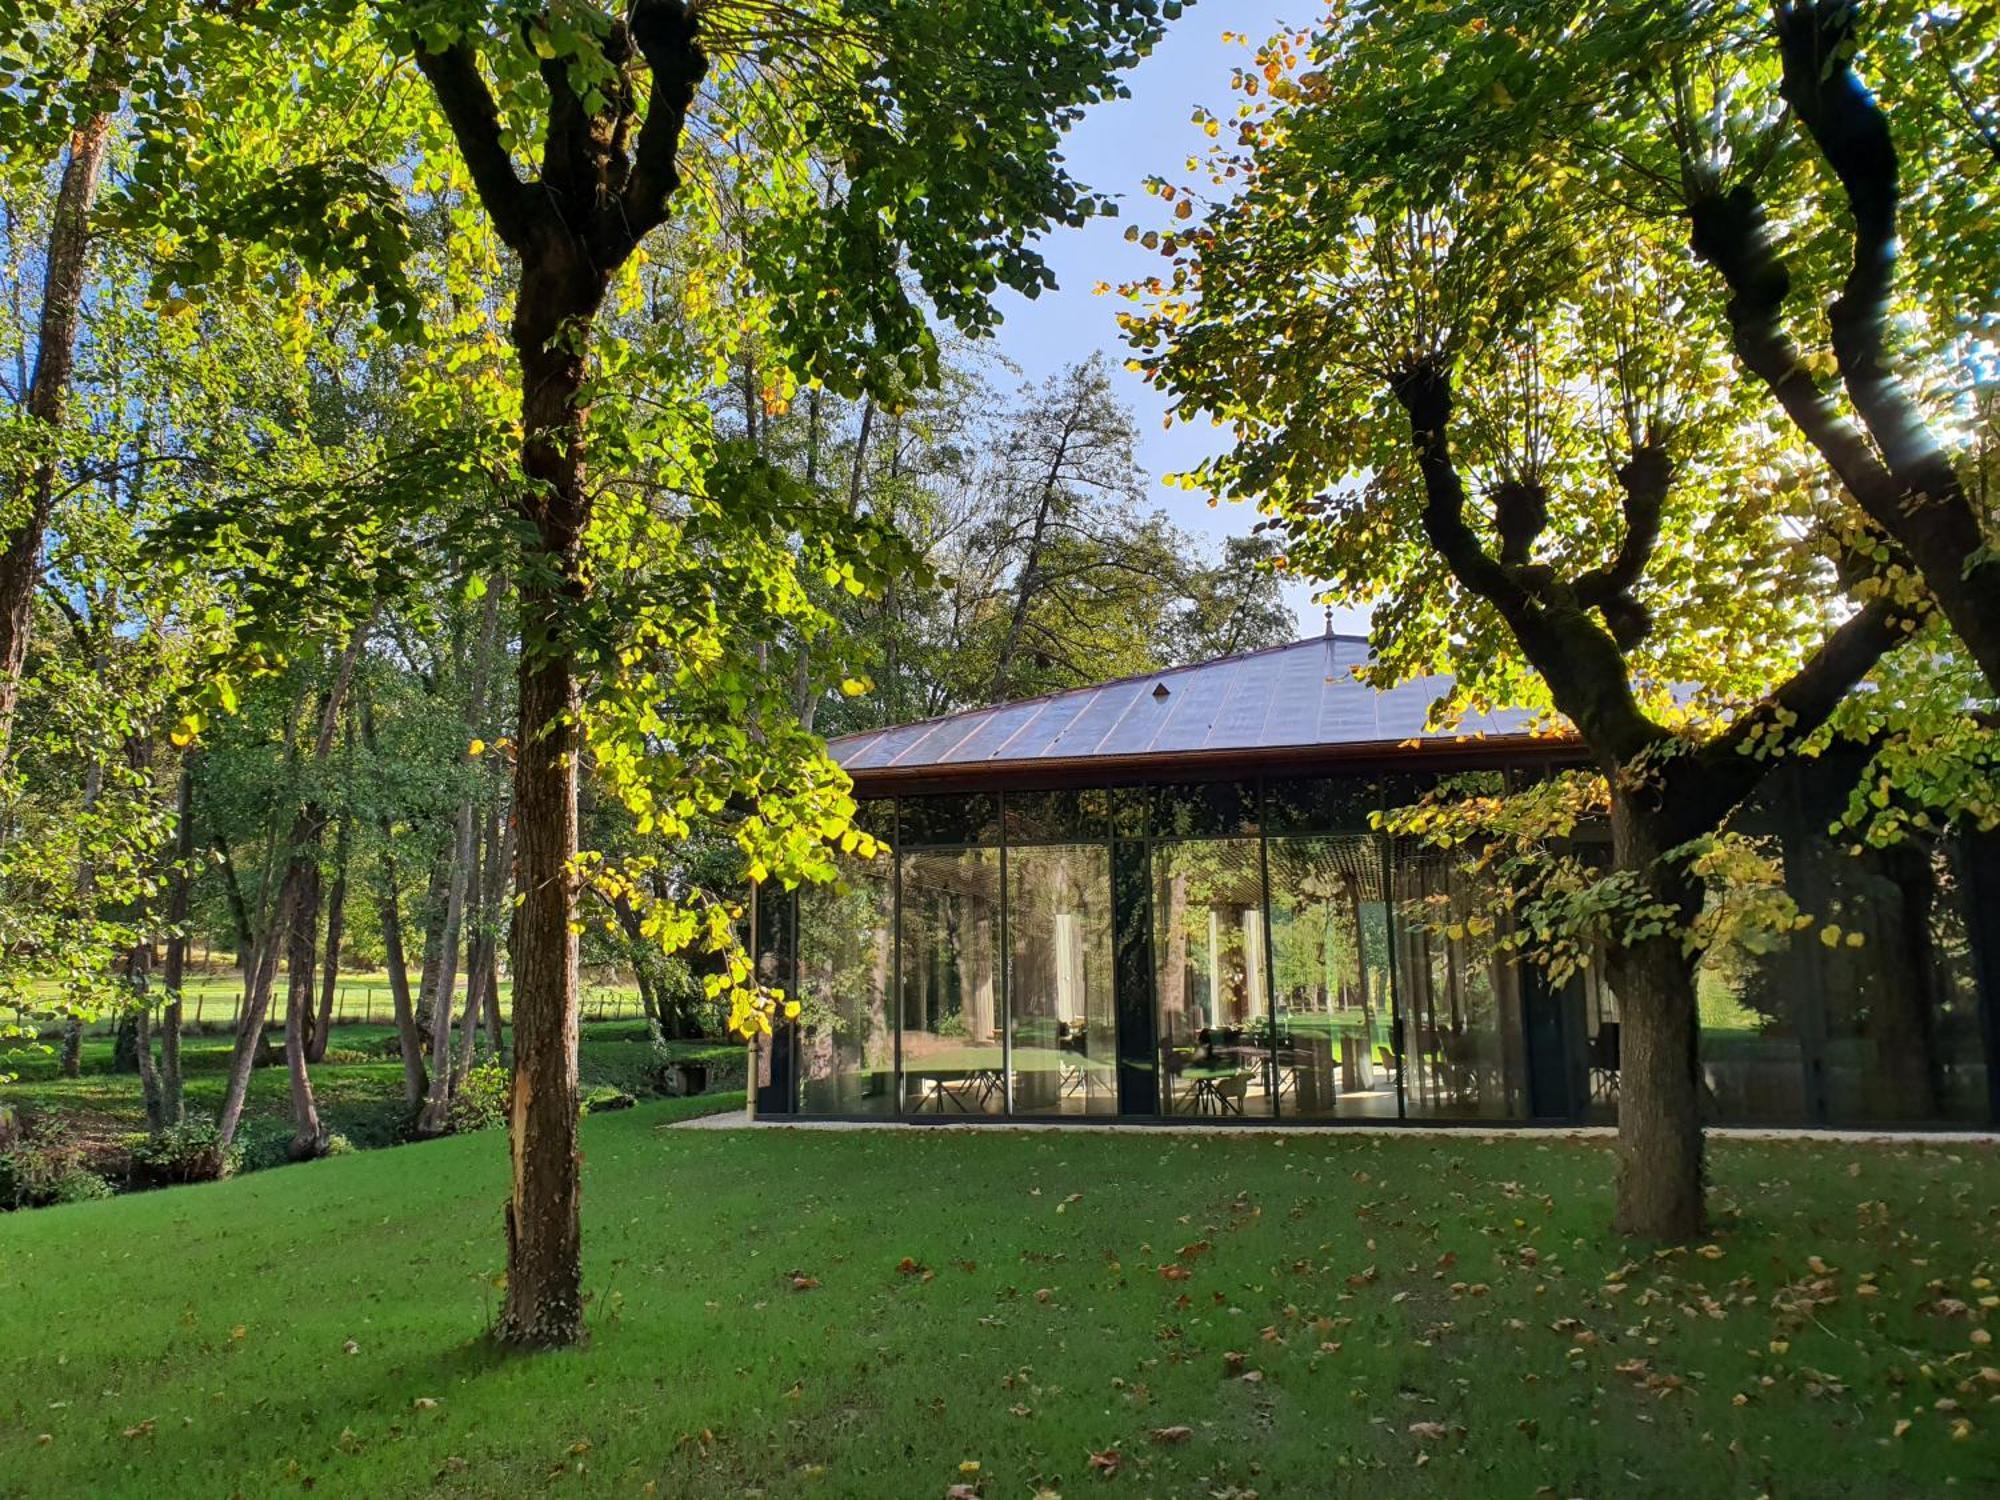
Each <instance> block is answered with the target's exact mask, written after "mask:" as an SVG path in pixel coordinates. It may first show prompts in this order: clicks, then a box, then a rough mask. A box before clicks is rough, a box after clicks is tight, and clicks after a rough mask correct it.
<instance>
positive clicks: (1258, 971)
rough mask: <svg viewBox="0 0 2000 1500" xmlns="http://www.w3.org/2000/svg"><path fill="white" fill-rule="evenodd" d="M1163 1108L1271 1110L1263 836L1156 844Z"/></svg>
mask: <svg viewBox="0 0 2000 1500" xmlns="http://www.w3.org/2000/svg"><path fill="white" fill-rule="evenodd" d="M1153 959H1154V963H1155V965H1156V967H1157V974H1158V988H1157V991H1156V1003H1157V1005H1158V1007H1159V1009H1158V1016H1159V1028H1158V1036H1159V1047H1160V1068H1161V1077H1160V1085H1161V1088H1160V1093H1161V1098H1160V1107H1161V1112H1162V1113H1164V1114H1180V1115H1187V1114H1213V1115H1246V1114H1247V1115H1267V1114H1269V1113H1271V1110H1272V1095H1273V1089H1272V1076H1273V1072H1274V1069H1273V1064H1272V1054H1271V1046H1272V1040H1273V1038H1272V1028H1271V1005H1270V995H1269V989H1268V973H1269V970H1268V964H1269V955H1268V954H1267V953H1266V951H1265V933H1264V880H1263V874H1262V870H1261V867H1260V861H1259V849H1258V841H1257V840H1256V839H1213V840H1202V841H1190V842H1181V843H1161V844H1156V845H1155V846H1154V850H1153Z"/></svg>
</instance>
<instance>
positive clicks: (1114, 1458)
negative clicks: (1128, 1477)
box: [1090, 1448, 1125, 1479]
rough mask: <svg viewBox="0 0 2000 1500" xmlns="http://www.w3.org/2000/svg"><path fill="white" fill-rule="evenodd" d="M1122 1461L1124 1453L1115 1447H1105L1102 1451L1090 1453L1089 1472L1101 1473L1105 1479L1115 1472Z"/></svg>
mask: <svg viewBox="0 0 2000 1500" xmlns="http://www.w3.org/2000/svg"><path fill="white" fill-rule="evenodd" d="M1124 1462H1125V1455H1124V1454H1122V1453H1120V1452H1119V1451H1118V1450H1117V1449H1116V1448H1106V1449H1105V1450H1104V1451H1103V1452H1102V1453H1093V1454H1091V1455H1090V1468H1091V1472H1092V1473H1095V1474H1102V1475H1103V1476H1104V1477H1105V1478H1106V1479H1109V1478H1110V1477H1111V1476H1112V1475H1114V1474H1116V1473H1117V1472H1118V1467H1119V1465H1120V1464H1122V1463H1124Z"/></svg>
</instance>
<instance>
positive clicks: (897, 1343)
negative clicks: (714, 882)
mask: <svg viewBox="0 0 2000 1500" xmlns="http://www.w3.org/2000/svg"><path fill="white" fill-rule="evenodd" d="M698 1102H699V1101H685V1102H683V1103H681V1104H679V1105H667V1104H662V1105H647V1106H642V1107H641V1108H639V1109H636V1110H632V1111H627V1112H624V1113H620V1114H616V1115H606V1116H597V1117H592V1118H590V1119H589V1120H587V1121H586V1122H585V1125H584V1144H585V1149H586V1154H587V1165H586V1174H585V1175H586V1182H585V1199H584V1202H585V1213H586V1281H587V1285H588V1287H589V1290H590V1295H591V1302H590V1324H591V1335H592V1337H591V1344H590V1347H589V1348H588V1349H587V1350H585V1351H583V1352H581V1353H565V1354H556V1355H544V1356H536V1357H518V1356H517V1357H507V1356H502V1355H500V1354H498V1353H496V1352H495V1351H494V1350H493V1349H492V1348H491V1347H490V1346H489V1345H488V1343H487V1342H486V1341H485V1339H484V1337H483V1331H484V1329H485V1328H486V1327H487V1325H488V1323H489V1320H490V1319H491V1317H492V1314H493V1310H494V1307H495V1305H496V1301H497V1298H498V1295H499V1292H498V1286H497V1278H498V1275H499V1272H500V1269H501V1266H502V1259H503V1257H502V1250H501V1239H500V1204H501V1200H502V1197H503V1195H504V1192H505V1185H506V1154H505V1141H504V1139H503V1138H502V1137H501V1136H500V1135H499V1134H497V1133H487V1134H484V1135H479V1136H471V1137H464V1138H457V1139H451V1140H445V1141H441V1142H437V1143H433V1144H429V1145H423V1146H416V1147H411V1148H409V1149H406V1150H399V1151H394V1152H385V1153H376V1154H372V1155H360V1156H350V1157H344V1158H337V1159H334V1160H331V1161H326V1162H321V1163H315V1164H313V1165H309V1166H302V1167H294V1168H286V1169H283V1170H278V1171H272V1172H266V1173H261V1174H258V1175H255V1176H252V1177H248V1178H244V1179H240V1180H238V1181H234V1182H229V1183H223V1184H219V1185H215V1186H208V1187H199V1188H188V1189H178V1190H172V1191H168V1192H162V1193H153V1194H147V1195H142V1196H136V1197H128V1198H122V1199H118V1200H115V1201H112V1202H107V1203H96V1204H84V1205H79V1206H76V1207H71V1208H58V1209H49V1210H44V1211H40V1212H36V1213H31V1214H17V1215H13V1216H11V1217H8V1218H5V1219H0V1495H5V1496H9V1497H12V1496H47V1495H67V1494H90V1495H95V1496H122V1495H133V1496H147V1497H162V1496H176V1495H228V1494H232V1493H233V1494H241V1495H253V1496H263V1495H283V1494H293V1493H302V1492H306V1491H309V1490H310V1491H317V1492H318V1493H322V1494H334V1495H369V1496H377V1495H380V1496H396V1495H412V1494H435V1495H444V1496H494V1495H503V1494H504V1495H516V1494H530V1495H539V1494H551V1495H629V1496H643V1495H655V1496H691V1497H710V1496H717V1497H719V1496H741V1495H762V1496H767V1497H772V1500H780V1497H823V1496H850V1495H851V1496H867V1497H897V1500H901V1497H910V1496H916V1497H940V1496H944V1495H945V1494H946V1491H947V1490H948V1488H949V1487H951V1486H953V1485H961V1484H962V1485H969V1486H972V1487H974V1488H975V1489H976V1491H977V1493H979V1494H980V1495H982V1496H985V1497H989V1500H1007V1497H1022V1500H1028V1497H1032V1496H1034V1495H1036V1494H1037V1493H1038V1492H1053V1493H1056V1494H1060V1495H1067V1496H1070V1497H1072V1500H1074V1497H1076V1496H1079V1495H1086V1494H1099V1493H1101V1494H1105V1495H1117V1494H1129V1495H1133V1496H1141V1495H1145V1496H1160V1497H1171V1496H1185V1497H1190V1500H1206V1497H1213V1496H1217V1495H1222V1496H1232V1495H1233V1496H1237V1497H1242V1496H1247V1495H1249V1494H1251V1493H1253V1492H1254V1493H1255V1494H1257V1495H1258V1496H1260V1497H1263V1500H1271V1497H1277V1496H1300V1497H1314V1500H1319V1497H1327V1496H1361V1497H1367V1500H1384V1497H1394V1496H1405V1495H1407V1496H1419V1495H1422V1496H1430V1495H1454V1496H1457V1495H1464V1496H1489V1495H1490V1496H1518V1497H1521V1500H1530V1497H1534V1496H1538V1495H1555V1496H1559V1497H1561V1496H1572V1495H1587V1496H1609V1495H1618V1496H1661V1497H1666V1496H1672V1497H1677V1500H1679V1497H1690V1496H1710V1495H1714V1496H1743V1497H1746V1500H1747V1497H1751V1496H1756V1495H1764V1494H1769V1495H1773V1496H1784V1497H1798V1496H1813V1497H1835V1496H1840V1497H1848V1496H1904V1495H1907V1496H1935V1495H1939V1494H1944V1493H1960V1494H1967V1495H1973V1494H1981V1493H1992V1492H1993V1487H1994V1486H1995V1485H1996V1484H2000V1404H1996V1402H1995V1397H1996V1396H1997V1395H2000V1384H1996V1382H2000V1370H1995V1369H1994V1368H1993V1367H1994V1366H1995V1365H1996V1364H2000V1360H1996V1359H1995V1357H1994V1355H1993V1353H1992V1348H1991V1346H1990V1345H1988V1344H1985V1343H1984V1342H1982V1341H1981V1339H1980V1335H1981V1334H1982V1333H1983V1332H1984V1331H1985V1329H1986V1327H1987V1326H1989V1324H1990V1322H1991V1320H1992V1318H1993V1312H1992V1310H1990V1309H1989V1307H1988V1306H1987V1305H1986V1304H1987V1303H1988V1302H1990V1301H1991V1300H1992V1299H1993V1296H1994V1293H1993V1291H1992V1289H1991V1280H1992V1279H1993V1278H1994V1277H1995V1275H1996V1271H1995V1267H1996V1260H2000V1246H1996V1234H2000V1218H1996V1215H2000V1207H1997V1206H1996V1205H2000V1159H1997V1158H1996V1155H1995V1152H1994V1150H1993V1149H1992V1147H1990V1146H1986V1145H1981V1146H1977V1147H1965V1146H1958V1145H1947V1144H1943V1143H1938V1144H1932V1145H1921V1146H1906V1145H1896V1146H1855V1145H1850V1144H1843V1143H1838V1142H1831V1141H1809V1142H1802V1143H1782V1144H1763V1143H1755V1144H1753V1143H1747V1142H1725V1143H1721V1144H1718V1145H1717V1146H1716V1148H1715V1150H1714V1152H1713V1176H1714V1181H1715V1203H1716V1207H1717V1217H1718V1221H1719V1222H1718V1229H1717V1233H1716V1235H1715V1237H1714V1239H1713V1240H1712V1241H1711V1242H1710V1243H1709V1244H1708V1245H1707V1246H1702V1247H1695V1248H1694V1249H1693V1250H1692V1251H1681V1252H1675V1253H1672V1254H1667V1255H1654V1254H1652V1253H1651V1252H1649V1251H1648V1250H1646V1249H1645V1248H1643V1247H1638V1246H1633V1245H1628V1244H1625V1243H1622V1242H1620V1241H1619V1240H1618V1239H1616V1238H1614V1237H1613V1236H1611V1235H1610V1234H1609V1233H1608V1232H1607V1230H1606V1228H1605V1224H1606V1220H1607V1215H1608V1207H1609V1201H1608V1197H1609V1195H1608V1182H1609V1177H1610V1163H1609V1158H1608V1153H1607V1151H1606V1149H1605V1147H1604V1146H1603V1145H1602V1144H1601V1143H1599V1142H1596V1141H1583V1140H1574V1139H1566V1138H1551V1139H1547V1140H1534V1139H1529V1140H1521V1139H1504V1140H1480V1139H1476V1138H1473V1137H1470V1136H1460V1137H1451V1138H1446V1139H1438V1138H1433V1137H1419V1136H1416V1135H1408V1134H1373V1135H1356V1134H1339V1133H1318V1134H1299V1135H1293V1136H1279V1135H1264V1134H1235V1135H1227V1134H1210V1135H1193V1134H1177V1133H1175V1134H1169V1133H1166V1132H1161V1131H1154V1130H1146V1129H1132V1130H1125V1131H1120V1132H1106V1133H1087V1134H1086V1133H1066V1132H1062V1131H1058V1130H1045V1131H1032V1132H1031V1131H1005V1132H1001V1131H988V1132H945V1131H927V1130H922V1129H905V1130H901V1131H856V1132H848V1133H833V1132H806V1131H784V1130H768V1131H757V1132H750V1133H743V1132H733V1131H675V1130H664V1129H661V1128H660V1127H661V1126H663V1125H665V1124H666V1123H667V1122H668V1121H669V1120H670V1119H672V1118H674V1117H675V1115H676V1114H677V1113H678V1112H679V1110H680V1109H681V1108H685V1107H688V1106H691V1105H694V1104H696V1103H698ZM1162 1268H1173V1269H1171V1270H1163V1269H1162ZM1864 1288H1872V1289H1873V1290H1872V1292H1865V1291H1864V1290H1863V1289H1864ZM1905 1423H1907V1424H1908V1425H1907V1427H1905V1426H1903V1425H1902V1424H1905ZM1180 1429H1185V1432H1184V1433H1183V1432H1182V1431H1180ZM1093 1455H1097V1458H1096V1459H1095V1463H1094V1466H1093V1457H1092V1456H1093ZM971 1465H977V1468H972V1467H969V1466H971Z"/></svg>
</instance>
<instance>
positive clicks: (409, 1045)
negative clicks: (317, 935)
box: [375, 819, 430, 1109]
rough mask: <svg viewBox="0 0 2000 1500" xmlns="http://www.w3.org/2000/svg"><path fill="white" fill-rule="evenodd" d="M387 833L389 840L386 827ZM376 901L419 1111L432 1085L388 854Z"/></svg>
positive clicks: (406, 1090) (406, 1096) (413, 1103)
mask: <svg viewBox="0 0 2000 1500" xmlns="http://www.w3.org/2000/svg"><path fill="white" fill-rule="evenodd" d="M386 822H387V820H386V819H384V823H385V824H386ZM383 833H384V837H385V838H386V837H387V836H388V830H387V828H386V827H385V828H384V830H383ZM375 899H376V906H377V912H378V914H379V916H380V918H381V922H382V949H383V956H384V959H385V961H386V962H387V963H388V965H389V1003H390V1005H391V1006H393V1007H394V1009H395V1012H396V1040H397V1045H398V1048H399V1050H400V1051H401V1052H402V1054H403V1102H404V1103H406V1104H408V1105H409V1106H410V1108H412V1109H415V1108H416V1107H417V1106H418V1105H420V1104H422V1103H423V1102H424V1094H425V1092H426V1091H427V1090H428V1088H429V1087H430V1083H429V1080H428V1078H427V1077H426V1076H425V1073H424V1039H423V1033H422V1032H421V1031H420V1030H419V1029H418V1027H417V1008H416V1006H415V1004H413V1003H412V1001H411V999H410V965H409V960H408V959H407V958H406V957H405V955H404V953H403V919H402V915H401V911H400V908H401V905H402V902H401V899H400V898H399V897H398V895H397V893H396V860H395V856H394V855H392V854H390V853H388V852H387V851H386V850H384V852H383V855H382V883H381V887H380V889H379V890H378V892H377V894H376V898H375Z"/></svg>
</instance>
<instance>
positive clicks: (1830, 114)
mask: <svg viewBox="0 0 2000 1500" xmlns="http://www.w3.org/2000/svg"><path fill="white" fill-rule="evenodd" d="M1774 16H1775V25H1776V28H1777V33H1778V51H1779V55H1780V56H1781V57H1782V59H1783V61H1784V75H1783V82H1782V83H1781V84H1780V92H1782V93H1783V95H1784V97H1785V102H1786V103H1787V104H1789V105H1790V106H1791V107H1792V113H1793V114H1794V115H1795V116H1797V118H1798V121H1799V123H1800V124H1801V125H1802V126H1804V127H1805V131H1806V134H1807V135H1809V136H1811V137H1812V141H1813V144H1814V145H1815V146H1817V147H1818V148H1819V151H1820V154H1821V155H1822V156H1823V157H1825V158H1826V163H1827V165H1828V166H1829V167H1831V168H1832V169H1833V174H1834V176H1835V177H1836V178H1837V179H1839V182H1840V186H1841V189H1842V191H1843V192H1844V193H1845V194H1846V195H1847V204H1848V208H1849V210H1850V211H1851V212H1852V214H1853V216H1854V264H1853V266H1852V268H1851V269H1850V270H1849V271H1848V273H1847V279H1846V282H1845V283H1844V285H1843V286H1842V288H1841V293H1840V296H1839V297H1837V298H1836V299H1835V300H1834V302H1833V304H1832V306H1830V307H1829V308H1828V309H1827V325H1828V328H1829V329H1830V331H1831V333H1832V342H1833V353H1834V358H1835V359H1836V360H1837V361H1838V362H1839V365H1840V374H1841V379H1842V381H1843V382H1844V383H1845V385H1846V387H1847V393H1848V397H1849V399H1851V400H1852V401H1853V403H1854V409H1855V410H1856V411H1857V412H1859V413H1860V414H1861V420H1862V422H1863V423H1865V424H1866V426H1867V428H1868V432H1869V434H1870V436H1872V437H1873V438H1874V439H1875V442H1876V445H1877V446H1878V447H1879V448H1880V449H1881V451H1882V457H1883V459H1884V461H1885V462H1887V464H1888V466H1889V472H1890V473H1892V474H1893V475H1895V477H1896V478H1897V480H1898V481H1899V482H1901V483H1902V484H1903V485H1904V486H1905V487H1906V488H1908V489H1909V491H1910V492H1911V494H1912V495H1913V496H1915V497H1919V499H1920V500H1922V499H1928V500H1929V501H1930V502H1931V503H1933V504H1938V505H1949V504H1959V505H1963V504H1964V495H1963V491H1962V489H1961V487H1960V484H1959V479H1958V471H1957V470H1956V468H1955V467H1954V466H1953V464H1952V461H1951V457H1950V455H1949V454H1947V453H1946V452H1945V450H1944V447H1943V445H1942V444H1941V443H1939V442H1938V441H1937V438H1936V437H1935V435H1934V434H1933V433H1932V432H1931V429H1930V425H1929V424H1928V423H1927V422H1926V421H1925V420H1924V418H1923V415H1922V413H1921V412H1920V411H1919V410H1918V409H1917V405H1916V403H1915V402H1914V401H1913V400H1911V399H1910V396H1909V392H1908V391H1907V389H1906V388H1905V387H1904V385H1903V383H1902V382H1901V381H1900V380H1898V379H1897V378H1896V376H1895V374H1894V373H1893V372H1892V371H1891V370H1890V368H1889V364H1888V360H1887V358H1886V356H1885V354H1884V351H1883V330H1884V328H1885V327H1886V325H1887V322H1888V318H1889V293H1890V289H1891V286H1892V284H1893V282H1894V279H1895V272H1896V262H1897V258H1898V252H1897V245H1896V217H1897V214H1898V211H1899V209H1900V207H1901V202H1902V189H1901V186H1900V183H1899V180H1898V173H1899V169H1898V163H1897V159H1896V146H1895V142H1894V141H1893V140H1892V139H1891V138H1890V135H1889V121H1888V119H1887V117H1886V116H1884V114H1883V113H1882V110H1881V107H1880V106H1879V105H1878V104H1877V103H1876V102H1875V99H1874V96H1873V95H1871V94H1870V93H1869V92H1868V90H1867V88H1865V87H1864V86H1863V85H1862V82H1861V80H1860V79H1859V78H1857V77H1856V76H1855V74H1854V69H1853V67H1852V66H1851V65H1850V58H1851V56H1852V53H1853V48H1854V21H1855V17H1854V7H1853V5H1852V4H1851V3H1849V0H1817V3H1814V0H1784V3H1781V4H1779V5H1778V6H1777V7H1776V9H1775V12H1774ZM1975 545H1976V543H1975Z"/></svg>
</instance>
